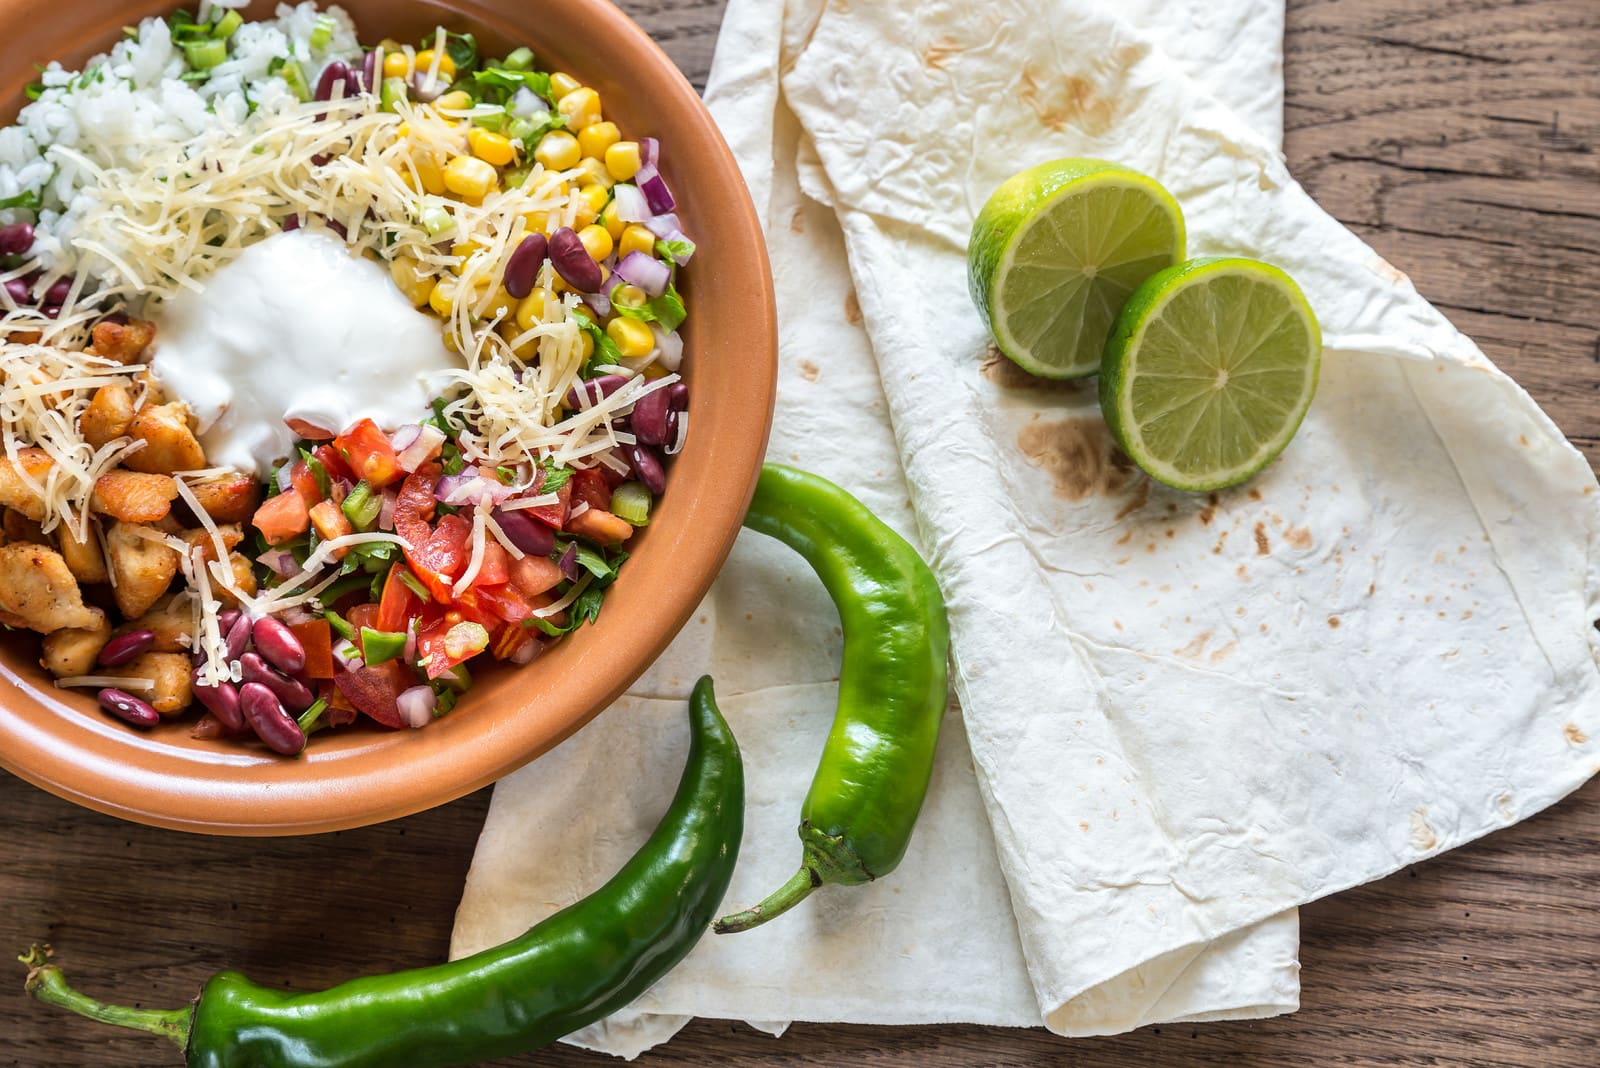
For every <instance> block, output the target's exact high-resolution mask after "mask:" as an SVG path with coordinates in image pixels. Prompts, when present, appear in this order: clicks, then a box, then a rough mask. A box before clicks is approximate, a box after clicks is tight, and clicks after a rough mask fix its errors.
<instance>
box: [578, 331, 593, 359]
mask: <svg viewBox="0 0 1600 1068" xmlns="http://www.w3.org/2000/svg"><path fill="white" fill-rule="evenodd" d="M578 353H579V355H581V356H582V357H583V358H584V359H585V360H587V359H588V358H589V357H590V356H593V355H594V338H592V337H590V336H589V331H587V330H583V331H580V332H579V334H578Z"/></svg>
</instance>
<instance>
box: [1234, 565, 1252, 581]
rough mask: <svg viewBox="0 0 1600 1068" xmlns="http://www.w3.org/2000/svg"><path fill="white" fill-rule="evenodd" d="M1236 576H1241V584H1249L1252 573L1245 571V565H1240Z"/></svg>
mask: <svg viewBox="0 0 1600 1068" xmlns="http://www.w3.org/2000/svg"><path fill="white" fill-rule="evenodd" d="M1234 574H1235V575H1238V576H1239V580H1240V581H1241V582H1249V581H1250V572H1249V571H1247V570H1246V569H1245V566H1244V565H1243V564H1240V565H1239V569H1238V570H1237V571H1235V572H1234Z"/></svg>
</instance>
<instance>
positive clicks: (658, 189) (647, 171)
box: [633, 163, 678, 215]
mask: <svg viewBox="0 0 1600 1068" xmlns="http://www.w3.org/2000/svg"><path fill="white" fill-rule="evenodd" d="M633 180H634V181H635V182H636V183H638V186H639V192H641V193H643V194H644V202H645V203H646V204H648V205H650V211H651V212H652V213H653V214H656V215H665V214H666V213H667V212H669V211H671V210H672V209H673V208H676V207H677V206H678V202H677V201H675V200H673V199H672V190H670V189H668V188H667V181H666V179H665V178H662V177H661V172H660V171H658V170H656V168H655V164H653V163H645V164H642V165H640V167H639V173H638V174H635V175H634V176H633Z"/></svg>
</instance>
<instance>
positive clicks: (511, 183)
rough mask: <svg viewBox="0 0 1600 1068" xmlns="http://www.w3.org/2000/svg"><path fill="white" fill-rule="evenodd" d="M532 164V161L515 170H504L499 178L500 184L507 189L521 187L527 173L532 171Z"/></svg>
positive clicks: (525, 180)
mask: <svg viewBox="0 0 1600 1068" xmlns="http://www.w3.org/2000/svg"><path fill="white" fill-rule="evenodd" d="M533 166H534V165H533V164H532V163H524V164H523V165H522V166H520V167H518V168H516V169H515V170H510V171H506V172H505V174H503V175H502V176H501V178H500V182H501V184H502V185H504V186H505V187H506V188H507V189H521V188H522V186H523V184H524V183H525V182H527V180H528V175H530V174H532V173H533Z"/></svg>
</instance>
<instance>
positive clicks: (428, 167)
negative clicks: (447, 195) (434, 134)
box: [411, 152, 445, 197]
mask: <svg viewBox="0 0 1600 1068" xmlns="http://www.w3.org/2000/svg"><path fill="white" fill-rule="evenodd" d="M411 162H412V163H413V164H415V165H416V168H417V177H418V178H420V179H421V180H422V191H423V192H425V193H431V194H433V195H434V196H436V197H439V196H443V195H444V191H445V184H444V170H443V169H442V168H441V167H440V166H439V159H438V157H437V156H435V155H434V154H433V153H432V152H415V153H413V154H412V156H411Z"/></svg>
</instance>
